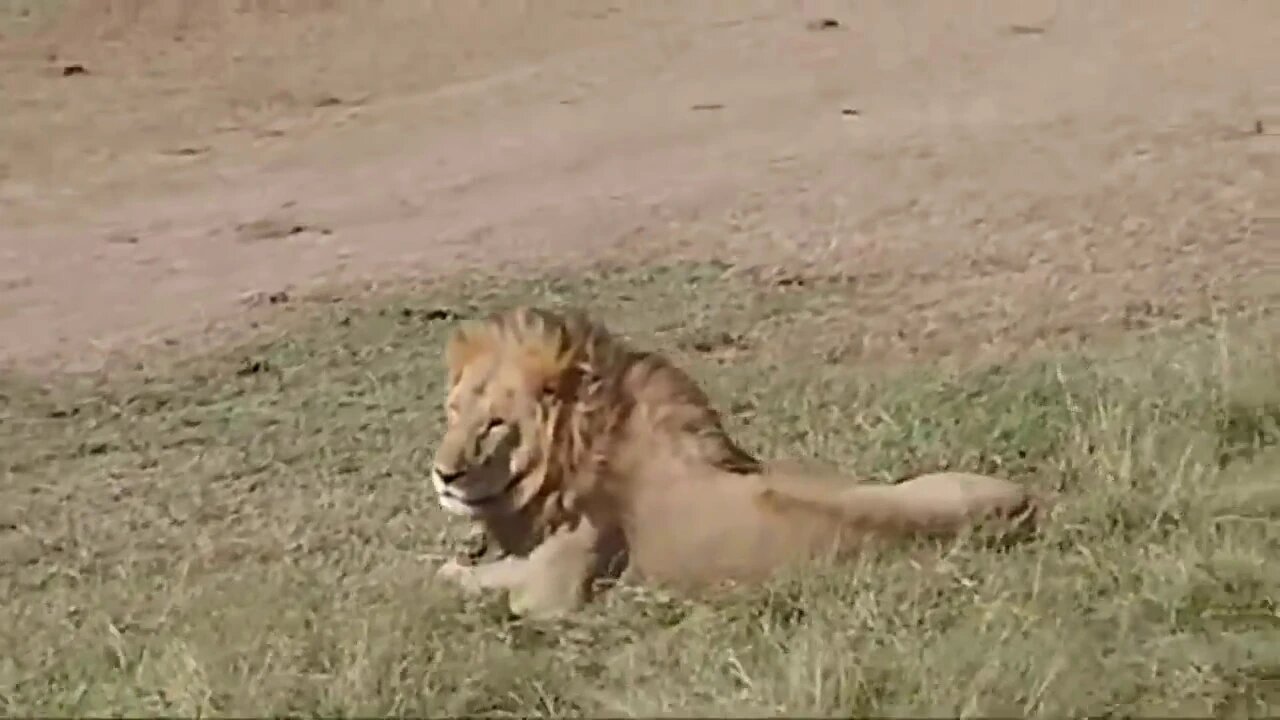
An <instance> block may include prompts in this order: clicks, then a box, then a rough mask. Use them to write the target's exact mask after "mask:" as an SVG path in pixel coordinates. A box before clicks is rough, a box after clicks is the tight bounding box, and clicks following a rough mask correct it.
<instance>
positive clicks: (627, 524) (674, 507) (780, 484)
mask: <svg viewBox="0 0 1280 720" xmlns="http://www.w3.org/2000/svg"><path fill="white" fill-rule="evenodd" d="M445 360H446V364H447V366H448V382H449V391H448V394H447V399H446V414H447V419H448V427H447V429H446V431H445V434H444V437H443V439H442V440H441V442H440V446H439V448H438V449H437V452H436V456H435V464H434V468H433V472H432V482H433V484H434V485H435V488H436V491H437V493H438V496H439V501H440V504H441V506H443V507H444V508H445V509H446V510H447V511H449V512H452V513H456V514H461V515H466V516H468V517H470V518H472V519H474V520H476V521H478V522H479V523H480V524H481V525H482V526H483V528H484V529H485V531H486V532H487V533H488V535H489V537H491V538H492V539H493V540H494V541H495V542H496V543H497V544H498V546H499V547H500V549H501V550H502V551H503V552H504V553H505V554H506V556H505V557H502V558H501V559H499V560H495V561H492V562H486V563H481V564H477V565H462V564H460V563H457V562H454V561H450V562H447V563H446V564H445V565H444V566H442V567H441V568H440V571H439V575H438V576H439V577H442V578H446V579H449V580H452V581H454V582H457V583H458V584H460V585H462V586H463V587H465V588H468V589H470V590H479V589H484V588H487V589H505V590H508V591H509V592H510V598H509V602H510V606H511V609H512V611H514V612H515V613H517V614H525V615H531V616H541V617H546V616H553V615H558V614H562V613H565V612H568V611H572V610H574V609H576V608H578V607H580V606H581V605H582V604H583V603H584V602H586V601H587V600H589V599H590V597H591V594H592V592H593V585H594V581H596V580H602V579H608V578H614V577H618V575H619V574H620V573H622V572H624V571H625V576H624V577H626V578H627V579H628V580H646V581H651V582H657V583H664V584H669V585H682V586H686V587H687V586H695V585H706V584H718V583H721V582H725V581H754V580H761V579H764V578H766V577H767V576H768V575H769V574H770V573H771V572H772V571H774V570H776V569H777V568H779V567H780V566H782V565H783V564H785V563H787V562H791V561H795V560H802V559H805V558H813V557H816V556H819V555H822V554H824V553H828V552H832V551H834V552H836V553H839V554H845V553H849V552H853V551H856V550H858V549H859V548H864V547H866V545H867V541H868V540H871V539H874V538H878V537H893V536H910V535H926V534H954V533H956V532H958V531H960V530H962V529H963V528H966V527H969V526H971V525H973V524H975V523H976V522H977V521H978V520H980V519H982V518H984V517H992V516H994V517H997V518H1002V519H1005V520H1008V519H1012V518H1019V519H1024V520H1025V519H1029V518H1031V517H1032V515H1033V514H1034V513H1033V512H1030V511H1032V510H1033V509H1034V505H1033V503H1032V501H1031V497H1030V495H1029V494H1028V492H1027V491H1025V490H1024V488H1022V487H1021V486H1019V485H1017V484H1015V483H1012V482H1010V481H1007V480H1001V479H997V478H991V477H985V476H981V475H969V474H962V473H935V474H930V475H923V476H920V477H917V478H915V479H912V480H909V481H907V482H903V483H899V484H896V485H871V484H867V485H862V484H858V483H856V482H853V481H850V480H844V481H843V482H837V481H835V479H834V478H823V477H819V476H817V475H814V474H809V473H803V472H801V471H799V470H792V469H787V470H784V469H782V468H781V467H766V466H764V465H763V464H762V463H761V462H760V461H758V460H757V459H756V458H754V457H752V456H751V455H750V454H749V453H747V452H746V451H744V450H742V449H741V448H739V447H738V446H737V445H736V444H735V443H734V442H733V441H732V440H731V439H730V438H729V436H728V435H727V433H726V432H725V430H724V428H723V426H722V424H721V422H720V417H719V415H718V414H717V413H716V412H715V410H713V409H712V408H711V405H710V402H709V400H708V399H707V396H706V395H705V393H703V392H702V390H701V389H700V388H699V387H698V386H697V384H696V383H695V382H694V381H693V380H692V379H691V378H690V377H689V376H688V375H687V374H685V373H684V372H683V371H681V370H680V369H679V368H677V367H675V366H674V365H673V364H672V363H671V362H670V361H668V360H667V359H665V358H664V357H662V356H660V355H657V354H655V353H648V352H639V351H636V350H633V349H631V348H630V347H628V346H627V345H626V344H624V343H623V342H621V341H620V340H618V339H616V338H615V337H613V336H612V335H611V334H610V333H609V332H608V330H606V329H605V328H604V327H602V326H601V325H599V324H596V323H594V322H592V321H591V320H590V319H588V318H587V317H586V316H585V315H584V314H582V313H581V312H572V313H568V314H564V315H561V314H557V313H554V312H551V311H548V310H544V309H537V308H528V307H518V308H515V309H512V310H510V311H507V312H503V313H498V314H495V315H493V316H491V317H489V318H488V319H486V320H482V321H478V322H473V323H470V324H466V325H463V326H462V327H460V328H459V329H458V330H457V331H456V332H455V333H454V335H453V337H452V338H450V340H449V342H448V345H447V347H446V350H445Z"/></svg>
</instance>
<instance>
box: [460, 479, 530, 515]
mask: <svg viewBox="0 0 1280 720" xmlns="http://www.w3.org/2000/svg"><path fill="white" fill-rule="evenodd" d="M526 474H527V473H523V472H521V473H513V474H512V475H511V479H509V480H508V481H507V483H506V484H505V485H503V486H502V487H500V488H498V489H497V490H494V491H493V492H491V493H488V494H485V495H480V496H479V497H470V496H467V495H463V494H461V493H458V492H455V491H452V490H451V489H450V488H448V487H445V488H442V489H441V490H440V493H441V494H442V495H443V496H445V498H447V499H448V500H449V501H451V502H453V503H457V504H459V505H463V506H466V507H467V508H470V509H477V510H478V509H483V508H485V507H487V506H490V505H493V504H494V503H496V502H497V501H499V500H502V499H504V498H506V497H507V496H508V495H510V494H511V491H512V490H515V488H516V486H517V485H519V484H520V481H521V480H523V479H524V478H525V476H526Z"/></svg>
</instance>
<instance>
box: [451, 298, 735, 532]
mask: <svg viewBox="0 0 1280 720" xmlns="http://www.w3.org/2000/svg"><path fill="white" fill-rule="evenodd" d="M445 363H446V365H447V370H448V383H449V390H448V393H447V395H446V401H445V413H446V417H447V427H446V430H445V434H444V437H443V438H442V439H441V441H440V445H439V447H438V449H437V451H436V455H435V463H434V467H433V469H432V482H433V483H434V485H435V488H436V491H437V492H438V494H439V499H440V504H441V505H442V506H443V507H444V508H445V509H446V510H448V511H449V512H452V513H456V514H461V515H468V516H471V517H476V518H486V517H487V518H494V517H497V516H504V515H510V514H512V513H514V512H517V511H520V510H522V509H524V508H525V507H526V506H528V505H529V504H530V503H531V501H532V500H533V499H534V498H537V497H550V496H551V495H552V494H557V493H558V497H557V498H556V501H557V503H560V504H563V503H566V502H569V501H570V499H568V498H566V497H565V496H564V491H565V490H566V488H565V487H564V483H565V482H566V481H567V479H572V480H573V481H574V482H575V483H578V485H576V486H575V490H577V491H583V490H585V489H586V488H585V487H583V486H582V483H583V482H586V480H584V478H585V477H587V476H590V475H592V474H591V473H585V472H579V471H581V470H583V469H584V468H585V467H587V465H589V464H590V463H592V462H596V461H599V460H600V459H601V458H604V459H606V460H608V459H609V458H610V457H611V456H615V455H616V454H617V451H618V449H619V448H618V447H617V446H616V444H614V441H615V440H616V439H617V438H616V437H615V435H617V433H619V432H621V431H622V429H623V428H628V427H629V426H627V425H626V422H625V421H626V419H627V418H629V417H630V416H631V414H632V413H633V411H634V410H635V408H636V407H637V406H646V407H651V408H652V407H660V408H661V409H662V411H661V412H656V413H642V414H641V415H642V416H643V417H645V418H649V420H647V421H646V423H648V424H645V427H643V428H634V427H632V428H630V432H631V435H630V437H631V438H633V439H634V438H635V437H636V434H637V433H640V434H644V435H646V436H648V437H653V438H657V437H664V438H666V439H665V440H663V441H662V442H663V443H665V445H666V446H669V447H670V448H671V449H672V451H673V452H683V453H687V454H688V455H689V456H690V457H692V458H694V459H696V460H698V461H701V462H705V463H708V464H711V465H715V466H717V467H721V468H724V469H729V470H734V471H738V472H755V471H757V470H758V467H759V465H758V462H757V461H756V460H755V458H753V457H751V456H750V455H749V454H748V453H746V452H744V451H743V450H741V449H740V448H738V447H737V446H736V445H735V444H734V443H733V442H732V441H731V440H730V439H729V438H728V436H727V435H726V434H725V433H724V431H723V429H722V428H721V426H720V422H719V417H718V415H717V414H716V413H715V411H714V410H713V409H711V407H710V405H709V403H708V401H707V398H706V396H705V395H704V394H703V393H702V391H701V390H700V389H699V388H698V387H697V384H696V383H694V382H693V380H692V379H691V378H690V377H689V376H687V375H686V374H685V373H683V372H682V371H681V370H679V369H678V368H676V367H675V366H674V365H672V364H671V363H670V362H668V361H667V360H666V359H664V358H662V357H661V356H660V355H656V354H652V353H643V352H636V351H633V350H631V349H630V348H628V347H627V346H626V345H625V344H624V343H622V342H621V341H619V340H617V339H616V338H614V337H613V336H612V335H611V334H610V333H609V332H608V331H607V330H606V329H605V328H604V327H603V326H601V325H598V324H596V323H593V322H591V321H590V320H589V319H588V318H587V316H586V315H585V314H583V313H581V312H577V311H574V312H570V313H566V314H560V313H555V312H551V311H549V310H543V309H539V308H529V307H517V308H514V309H512V310H509V311H506V312H501V313H497V314H495V315H492V316H490V317H488V318H486V319H484V320H480V321H475V322H471V323H468V324H465V325H463V326H461V327H460V328H458V330H457V331H456V332H455V333H454V334H453V336H452V337H451V338H450V339H449V342H448V345H447V347H446V349H445ZM658 418H661V420H657V419H658ZM655 420H656V424H654V423H655ZM650 424H653V426H652V427H650V426H649V425H650ZM666 425H669V427H666Z"/></svg>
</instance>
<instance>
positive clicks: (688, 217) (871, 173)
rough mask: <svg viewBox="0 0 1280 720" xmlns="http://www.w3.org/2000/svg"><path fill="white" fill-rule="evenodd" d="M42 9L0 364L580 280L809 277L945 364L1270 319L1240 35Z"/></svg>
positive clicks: (1252, 31)
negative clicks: (1002, 346) (973, 352)
mask: <svg viewBox="0 0 1280 720" xmlns="http://www.w3.org/2000/svg"><path fill="white" fill-rule="evenodd" d="M38 5H39V3H26V4H25V5H24V3H21V2H18V3H9V4H8V5H7V6H6V7H7V8H9V10H8V12H10V14H11V16H10V17H5V18H0V96H2V97H3V98H4V100H3V104H4V106H5V107H4V110H3V113H2V114H3V115H4V120H3V121H0V218H2V220H0V338H2V339H3V341H2V342H0V363H16V364H19V365H23V366H28V367H42V368H50V367H76V368H79V367H91V366H93V365H94V364H96V363H100V362H101V361H102V360H103V358H104V357H105V356H106V355H107V354H108V353H110V352H113V351H118V350H120V349H122V348H125V349H128V348H132V347H136V346H137V345H138V344H140V343H149V342H155V341H157V340H163V341H165V342H167V343H169V344H187V343H188V342H190V341H192V340H193V339H194V338H196V337H198V336H199V335H200V333H201V332H202V331H205V330H207V329H209V328H210V327H214V326H234V325H235V324H236V323H238V322H243V320H242V316H243V315H244V307H245V305H246V304H252V302H253V300H254V298H261V297H262V296H263V294H267V295H269V294H271V293H274V292H278V291H281V290H286V291H289V292H291V293H294V294H297V293H299V292H303V291H305V289H306V288H309V287H315V286H316V285H317V284H319V283H328V282H331V281H334V280H338V281H343V282H346V281H353V280H361V279H364V280H369V281H379V280H387V279H390V278H393V277H396V276H401V275H405V274H410V275H419V276H420V275H422V274H431V273H443V272H450V271H457V270H461V269H465V268H468V267H483V268H487V269H503V268H522V267H528V266H530V265H533V264H542V263H548V262H566V261H567V262H582V261H587V260H591V259H595V258H600V257H605V256H607V255H608V254H610V253H615V254H617V253H621V256H622V257H626V258H632V259H652V258H658V257H663V256H667V255H670V254H673V253H683V254H689V255H706V254H714V255H716V256H717V257H721V258H724V259H729V260H732V261H734V262H741V263H747V264H761V265H769V266H777V267H784V268H789V270H787V272H822V273H841V274H843V275H844V276H846V277H847V278H848V279H849V280H850V281H851V282H854V283H860V284H861V287H862V288H864V289H865V292H860V293H855V295H856V297H855V299H853V300H851V311H852V312H855V313H858V314H859V315H860V316H861V317H864V318H872V319H874V321H875V322H878V323H882V324H884V325H886V326H895V325H902V326H906V327H910V328H914V329H915V331H917V334H918V335H919V336H920V337H922V338H929V337H935V336H936V337H940V338H942V340H939V341H938V342H940V343H943V344H945V343H959V342H964V343H990V342H996V341H999V340H1003V341H1005V342H1013V343H1026V342H1034V341H1037V340H1039V339H1042V338H1044V337H1051V336H1054V335H1058V334H1062V333H1066V332H1085V333H1087V332H1088V331H1089V329H1090V328H1093V327H1099V326H1103V325H1107V324H1115V323H1120V324H1124V325H1126V326H1127V325H1132V324H1135V323H1136V324H1142V323H1144V322H1150V321H1152V318H1156V319H1159V318H1163V317H1168V316H1186V315H1195V314H1204V313H1209V312H1213V311H1215V310H1216V309H1219V308H1223V307H1234V306H1239V305H1257V304H1260V303H1271V302H1274V301H1275V300H1276V299H1277V297H1280V271H1278V270H1277V269H1278V268H1280V233H1277V232H1276V224H1275V223H1274V221H1273V222H1272V223H1271V224H1270V225H1269V224H1268V223H1267V221H1266V218H1268V217H1273V218H1274V217H1277V216H1280V210H1270V211H1268V208H1272V209H1274V208H1280V197H1277V196H1280V191H1277V186H1278V185H1280V184H1278V183H1277V182H1276V181H1275V178H1276V177H1277V175H1276V170H1277V158H1280V84H1277V78H1280V75H1277V73H1276V72H1275V68H1277V67H1280V3H1275V2H1271V1H1269V0H1255V1H1252V2H1250V1H1245V0H1240V1H1234V2H1220V3H1209V2H1203V1H1200V2H1182V1H1174V0H1165V1H1163V2H1157V1H1156V0H1150V1H1143V2H1128V3H1113V2H1112V3H1108V2H1061V3H1055V2H1033V1H1030V0H1023V1H1020V2H1014V1H1009V2H998V1H996V0H988V1H987V2H951V3H938V2H924V1H923V0H894V1H892V2H860V3H856V4H855V3H820V2H808V1H803V2H801V1H795V0H793V1H791V2H765V1H763V0H717V1H712V0H704V1H703V2H699V3H688V2H675V1H669V2H668V1H659V0H643V1H640V0H637V1H636V2H622V1H620V0H618V1H613V2H608V3H603V2H599V1H598V0H581V1H578V2H569V1H561V0H538V1H537V2H532V1H526V0H471V1H465V0H441V1H439V2H431V1H430V0H427V1H425V2H424V1H422V0H377V1H373V0H371V1H370V2H367V3H364V4H362V5H361V7H362V8H364V9H365V12H362V13H361V14H359V15H355V14H353V13H351V12H350V11H349V8H350V7H351V6H350V4H348V3H341V2H337V1H336V0H330V1H328V2H326V1H324V0H311V1H310V2H301V1H300V0H253V1H250V0H243V1H239V2H232V1H231V0H218V1H217V2H215V1H213V0H210V2H207V3H165V2H161V1H160V0H98V1H96V2H83V3H79V4H71V5H70V6H69V8H68V9H67V11H66V12H65V13H63V14H62V15H61V16H60V17H55V18H53V20H52V24H51V25H49V26H47V27H43V28H35V26H36V25H37V24H38V21H41V20H43V18H38V17H35V16H34V15H33V14H31V13H27V15H26V16H22V15H23V12H22V11H23V8H24V6H26V7H36V6H38ZM0 12H5V11H3V10H0ZM822 18H831V19H833V20H835V21H836V23H821V22H818V21H819V20H820V19H822ZM833 24H834V25H835V26H834V27H830V25H833ZM33 28H35V29H33ZM81 70H83V72H81ZM1268 83H1271V84H1270V85H1268ZM1268 193H1270V195H1268Z"/></svg>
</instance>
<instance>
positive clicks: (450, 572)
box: [436, 557, 529, 593]
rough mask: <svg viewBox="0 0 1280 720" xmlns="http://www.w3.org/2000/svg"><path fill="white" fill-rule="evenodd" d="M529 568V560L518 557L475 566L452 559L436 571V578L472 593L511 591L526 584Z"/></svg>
mask: <svg viewBox="0 0 1280 720" xmlns="http://www.w3.org/2000/svg"><path fill="white" fill-rule="evenodd" d="M528 566H529V561H528V560H527V559H525V558H517V557H505V558H502V559H501V560H495V561H493V562H487V563H478V564H475V565H464V564H462V563H460V562H458V561H457V560H453V559H450V560H447V561H446V562H445V563H444V564H443V565H441V566H440V569H439V570H437V571H436V577H437V578H439V579H441V580H445V581H448V582H450V583H453V584H454V585H457V586H458V587H461V588H462V589H463V590H466V591H467V592H470V593H478V592H481V591H483V590H510V589H511V588H514V587H517V586H519V585H520V584H521V583H523V582H526V579H527V577H528V575H529V567H528Z"/></svg>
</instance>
